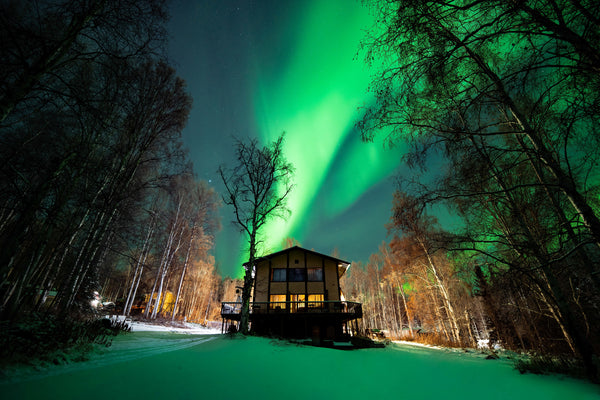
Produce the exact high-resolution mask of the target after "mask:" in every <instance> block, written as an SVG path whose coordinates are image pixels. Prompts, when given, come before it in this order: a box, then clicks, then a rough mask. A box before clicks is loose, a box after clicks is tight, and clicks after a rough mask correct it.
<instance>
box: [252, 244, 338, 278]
mask: <svg viewBox="0 0 600 400" xmlns="http://www.w3.org/2000/svg"><path fill="white" fill-rule="evenodd" d="M293 250H300V251H303V252H305V253H309V254H313V255H316V256H319V257H324V258H327V259H329V260H332V261H334V262H336V263H337V264H338V269H341V270H342V271H340V274H339V276H340V277H341V276H342V275H343V274H344V272H346V270H347V269H348V267H350V263H349V262H348V261H344V260H341V259H339V258H335V257H332V256H328V255H327V254H323V253H319V252H316V251H314V250H308V249H305V248H303V247H300V246H293V247H289V248H287V249H283V250H280V251H278V252H275V253H271V254H267V255H264V256H261V257H257V258H256V260H254V262H255V263H257V262H261V261H264V260H268V259H269V258H273V257H276V256H279V255H281V254H285V253H289V252H291V251H293ZM243 266H244V267H247V266H248V263H247V262H245V263H244V264H243Z"/></svg>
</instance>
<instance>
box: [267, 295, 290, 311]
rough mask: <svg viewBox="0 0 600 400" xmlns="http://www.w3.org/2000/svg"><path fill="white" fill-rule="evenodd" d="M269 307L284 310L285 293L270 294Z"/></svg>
mask: <svg viewBox="0 0 600 400" xmlns="http://www.w3.org/2000/svg"><path fill="white" fill-rule="evenodd" d="M269 302H270V303H269V308H270V309H271V310H285V302H286V297H285V294H272V295H271V296H270V297H269Z"/></svg>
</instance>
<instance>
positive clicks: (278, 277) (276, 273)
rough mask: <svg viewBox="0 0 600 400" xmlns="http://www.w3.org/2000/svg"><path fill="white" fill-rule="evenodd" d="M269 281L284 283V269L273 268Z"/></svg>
mask: <svg viewBox="0 0 600 400" xmlns="http://www.w3.org/2000/svg"><path fill="white" fill-rule="evenodd" d="M271 281H273V282H285V281H286V269H285V268H273V269H272V270H271Z"/></svg>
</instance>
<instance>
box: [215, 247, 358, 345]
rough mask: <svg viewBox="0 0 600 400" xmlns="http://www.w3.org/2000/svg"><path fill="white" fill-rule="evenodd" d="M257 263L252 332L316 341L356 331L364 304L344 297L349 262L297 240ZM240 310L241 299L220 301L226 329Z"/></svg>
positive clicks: (345, 336)
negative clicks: (300, 244) (297, 243)
mask: <svg viewBox="0 0 600 400" xmlns="http://www.w3.org/2000/svg"><path fill="white" fill-rule="evenodd" d="M254 266H255V280H254V287H253V292H252V302H251V304H250V324H251V326H250V330H251V331H252V332H254V333H256V334H258V335H269V336H270V335H273V336H281V337H287V338H296V339H303V338H310V339H312V341H313V343H315V344H317V345H321V344H326V341H333V340H343V339H344V338H347V337H348V335H350V334H355V333H356V329H357V324H356V320H357V319H358V318H361V317H362V307H361V304H359V303H354V302H349V301H346V300H345V299H344V297H343V294H342V291H341V289H340V278H341V277H342V276H343V275H344V273H345V272H346V270H347V269H348V267H349V266H350V263H348V262H346V261H343V260H340V259H337V258H335V257H331V256H328V255H325V254H321V253H317V252H315V251H311V250H306V249H303V248H300V247H298V246H295V247H291V248H289V249H285V250H282V251H279V252H277V253H273V254H270V255H267V256H264V257H260V258H258V259H257V260H256V261H255V264H254ZM245 267H248V265H247V264H246V265H245ZM240 311H241V303H240V302H224V303H222V306H221V317H222V319H223V325H222V326H223V330H227V328H228V327H230V326H231V325H232V324H233V325H235V324H236V323H237V321H239V320H240Z"/></svg>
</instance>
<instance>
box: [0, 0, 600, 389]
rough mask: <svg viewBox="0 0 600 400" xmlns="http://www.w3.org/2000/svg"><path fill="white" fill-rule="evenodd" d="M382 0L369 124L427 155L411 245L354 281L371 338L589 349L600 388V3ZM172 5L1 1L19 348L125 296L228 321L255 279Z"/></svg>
mask: <svg viewBox="0 0 600 400" xmlns="http://www.w3.org/2000/svg"><path fill="white" fill-rule="evenodd" d="M365 6H366V7H369V9H370V10H371V12H372V13H374V15H376V16H377V18H376V19H377V25H376V26H374V27H373V28H372V29H371V30H370V31H369V32H368V33H367V35H366V37H365V39H364V41H363V42H362V44H361V48H362V51H361V54H363V56H364V62H365V63H366V64H367V65H368V66H369V67H370V68H371V70H372V71H373V80H372V83H371V86H370V89H369V90H370V92H371V93H372V95H373V98H374V100H373V102H372V103H371V104H369V105H367V106H365V107H364V108H362V109H360V111H361V119H360V120H359V121H358V123H357V129H358V131H359V132H360V135H361V137H362V139H363V140H364V141H372V140H374V139H375V138H383V139H384V140H385V143H386V145H387V146H390V147H395V146H407V148H408V149H409V150H408V151H407V152H406V153H405V156H404V158H403V159H402V160H399V161H398V162H399V164H401V163H402V164H403V165H407V166H408V167H410V169H409V170H404V171H405V172H403V173H401V174H400V175H398V176H397V179H396V181H397V191H396V193H395V195H394V198H393V199H390V206H391V209H392V212H391V216H390V220H389V221H388V222H387V225H386V226H387V229H388V231H389V237H390V240H389V241H387V242H384V243H382V244H381V246H380V248H379V249H378V250H377V251H375V252H374V254H373V255H372V256H371V257H370V259H369V260H368V261H366V262H364V263H363V262H356V263H354V265H353V266H352V267H351V268H350V270H349V272H348V274H347V275H346V276H345V277H344V280H343V282H342V283H343V287H344V293H345V295H346V296H347V297H348V298H349V299H352V300H356V301H360V302H361V303H363V308H364V315H365V316H364V318H363V319H362V320H361V326H362V329H363V330H367V329H371V330H372V329H381V330H384V331H386V332H387V334H388V336H389V337H392V338H398V339H409V340H418V341H424V342H429V343H438V344H444V345H447V346H462V347H477V345H478V343H479V342H480V341H481V340H488V341H489V343H493V344H498V345H500V346H502V347H503V348H506V349H510V350H514V351H520V352H530V353H535V354H539V355H544V356H552V357H567V358H574V359H576V360H579V361H578V362H580V364H581V369H582V370H583V371H584V372H583V373H585V374H586V375H587V376H588V377H589V378H590V379H592V380H595V381H598V380H599V377H600V375H599V372H598V359H599V358H598V357H599V356H600V325H599V324H598V321H599V320H600V309H599V307H600V291H599V289H598V288H599V284H600V275H599V273H600V268H599V263H600V248H599V247H600V213H599V211H598V210H599V207H600V204H599V200H600V199H599V193H600V192H599V183H600V181H599V174H598V172H599V171H598V169H599V168H600V164H599V162H600V159H599V157H600V152H598V148H600V146H599V145H600V132H598V129H599V127H600V124H599V122H600V121H599V119H600V74H599V72H600V71H599V67H598V66H600V47H599V45H598V43H600V4H599V3H598V2H596V1H592V0H538V1H502V0H485V1H480V0H456V1H450V0H434V1H421V0H398V1H388V0H372V1H365ZM167 10H168V6H167V2H166V1H163V0H123V1H119V2H105V1H76V0H63V1H59V0H56V1H32V2H20V1H5V2H2V4H1V5H0V49H1V50H0V85H1V86H0V160H2V162H1V163H0V326H1V327H2V333H3V334H2V335H0V336H2V343H3V344H7V343H9V344H11V345H13V346H12V347H11V349H13V350H11V351H17V350H15V349H17V347H15V346H14V345H15V343H16V342H15V337H21V336H22V335H21V333H20V332H22V331H23V330H26V327H27V326H28V324H31V320H32V319H33V320H36V321H39V320H41V321H46V322H47V324H48V325H52V326H58V327H61V326H62V327H64V325H65V324H71V323H73V321H82V323H87V322H86V321H90V320H91V321H93V320H94V319H95V318H97V316H98V314H99V311H101V310H102V309H103V308H104V309H105V310H107V312H108V311H110V312H118V313H121V314H124V315H127V316H137V317H138V318H145V319H147V320H160V321H171V322H173V321H190V322H196V323H200V324H207V323H209V322H210V321H214V320H218V319H219V307H220V301H221V300H231V299H233V298H234V296H235V295H234V293H235V290H236V287H237V286H240V285H241V284H242V283H241V281H237V280H232V279H231V278H223V277H221V276H220V275H219V272H218V270H217V268H216V265H217V261H216V260H215V259H214V257H213V255H212V249H213V248H214V241H215V233H216V232H217V231H218V230H219V229H220V225H221V221H220V218H219V210H220V207H221V206H222V203H223V201H222V198H221V197H220V195H219V193H217V192H216V191H215V189H214V188H212V187H211V186H209V184H208V183H207V182H204V181H202V180H200V179H198V178H197V177H196V176H195V174H194V169H193V164H192V162H191V160H190V158H189V156H188V154H187V150H186V148H185V145H184V144H183V141H182V136H181V134H182V130H183V129H184V127H185V125H186V121H187V119H188V116H189V113H190V110H191V107H192V99H191V96H190V95H189V94H188V93H187V91H186V84H185V82H184V81H183V80H182V79H181V78H179V77H178V76H177V73H176V71H175V69H174V68H173V67H172V66H171V65H170V64H169V61H168V57H166V46H167V33H166V22H167V20H168V12H167ZM357 45H358V44H357ZM240 143H241V142H240ZM252 143H253V144H256V142H252ZM216 169H217V166H215V170H216ZM406 171H408V172H406ZM224 179H225V178H224ZM289 190H291V189H289ZM230 203H231V201H230V202H227V201H225V204H230ZM292 211H293V210H292ZM449 219H451V220H452V221H454V224H453V227H452V228H451V229H449V228H448V227H447V226H446V225H445V223H444V222H445V221H448V220H449ZM228 222H229V221H227V223H228ZM263 222H264V221H262V222H261V223H263ZM385 222H386V221H381V223H382V224H384V223H385ZM254 228H256V227H255V226H249V227H247V231H248V232H255V229H254ZM253 234H254V233H253ZM282 239H283V238H282ZM251 248H252V249H253V250H252V251H254V245H252V246H251ZM240 251H242V249H240ZM254 256H255V253H254V252H252V255H251V257H250V259H253V257H254ZM342 258H343V255H342ZM247 275H248V277H246V278H247V279H246V282H245V283H244V291H245V292H246V291H248V297H249V288H250V287H251V282H250V279H251V277H250V274H249V273H248V274H247ZM104 299H106V300H110V302H106V304H102V302H103V300H104ZM94 301H96V303H95V304H97V305H98V307H96V308H95V309H93V308H91V307H90V304H91V303H92V302H94ZM61 324H62V325H61ZM57 329H60V328H57ZM50 334H52V332H50ZM19 335H21V336H19ZM65 340H66V341H65V345H66V344H68V343H70V341H71V342H72V340H71V339H69V338H66V339H65ZM19 343H20V342H19ZM3 347H4V348H6V346H3Z"/></svg>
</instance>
